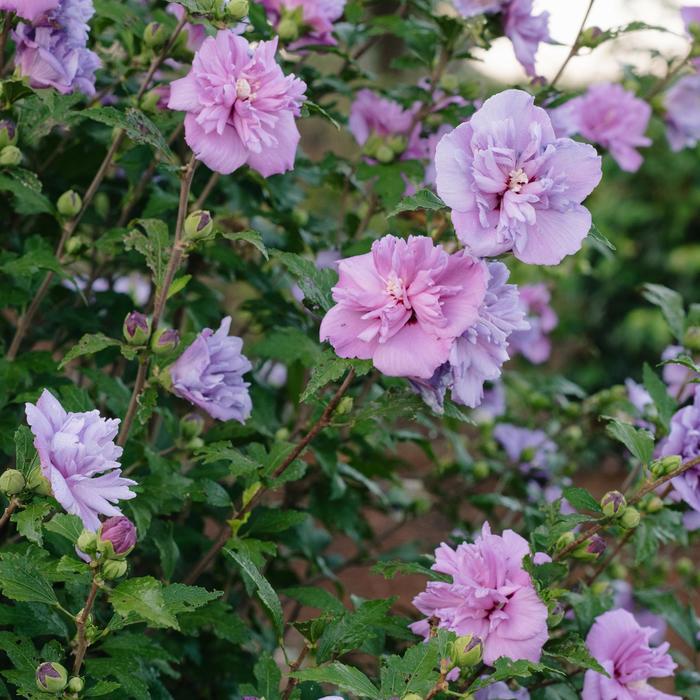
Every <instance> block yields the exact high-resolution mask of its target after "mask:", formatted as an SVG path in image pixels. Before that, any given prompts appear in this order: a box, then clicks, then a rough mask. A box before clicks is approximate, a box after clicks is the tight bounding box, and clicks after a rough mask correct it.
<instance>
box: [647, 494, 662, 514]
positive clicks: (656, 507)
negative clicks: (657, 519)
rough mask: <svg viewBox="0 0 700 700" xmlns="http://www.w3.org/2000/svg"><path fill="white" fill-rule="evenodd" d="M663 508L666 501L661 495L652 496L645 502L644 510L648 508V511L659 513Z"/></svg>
mask: <svg viewBox="0 0 700 700" xmlns="http://www.w3.org/2000/svg"><path fill="white" fill-rule="evenodd" d="M663 508H664V501H663V499H662V498H660V497H659V496H652V497H651V498H650V499H649V500H648V501H646V503H645V504H644V510H646V512H647V513H658V512H659V511H660V510H663Z"/></svg>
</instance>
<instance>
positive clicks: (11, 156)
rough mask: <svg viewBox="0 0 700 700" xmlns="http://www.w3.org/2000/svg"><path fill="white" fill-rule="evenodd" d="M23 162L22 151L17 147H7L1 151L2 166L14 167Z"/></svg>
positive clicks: (0, 161)
mask: <svg viewBox="0 0 700 700" xmlns="http://www.w3.org/2000/svg"><path fill="white" fill-rule="evenodd" d="M21 162H22V151H20V150H19V148H17V146H5V148H3V149H2V150H1V151H0V165H5V166H7V167H13V166H15V165H19V164H20V163H21Z"/></svg>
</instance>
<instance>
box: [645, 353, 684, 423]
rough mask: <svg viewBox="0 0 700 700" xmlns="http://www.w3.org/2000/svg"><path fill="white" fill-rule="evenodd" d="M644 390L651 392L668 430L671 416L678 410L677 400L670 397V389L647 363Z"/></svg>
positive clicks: (650, 394) (660, 416)
mask: <svg viewBox="0 0 700 700" xmlns="http://www.w3.org/2000/svg"><path fill="white" fill-rule="evenodd" d="M643 378H644V388H645V389H646V390H647V391H648V392H649V396H651V398H652V400H653V401H654V405H655V406H656V411H657V413H658V414H659V418H660V419H661V422H662V423H663V425H664V426H665V427H666V428H668V425H669V423H670V422H671V416H673V414H674V413H675V412H676V409H677V408H678V406H677V404H676V401H675V399H674V398H673V397H672V396H670V395H669V393H668V387H667V386H666V385H665V384H664V383H663V382H662V381H661V379H659V376H658V375H657V374H656V372H654V370H653V369H652V368H651V367H650V366H649V365H648V364H647V363H646V362H645V363H644V374H643Z"/></svg>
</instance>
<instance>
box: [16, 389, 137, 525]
mask: <svg viewBox="0 0 700 700" xmlns="http://www.w3.org/2000/svg"><path fill="white" fill-rule="evenodd" d="M25 411H26V415H27V422H28V423H29V426H30V427H31V429H32V433H34V446H35V447H36V449H37V452H38V453H39V461H40V464H41V471H42V474H43V475H44V476H45V477H46V479H47V480H48V482H49V484H50V485H51V490H52V492H53V495H54V497H55V498H56V500H57V501H58V502H59V503H60V504H61V505H62V506H63V507H64V508H65V509H66V511H67V512H68V513H72V514H73V515H77V516H79V517H80V519H81V520H82V521H83V525H84V526H85V528H86V529H88V530H93V531H94V530H97V528H98V527H99V526H100V520H99V518H98V515H101V514H103V515H110V516H113V515H121V511H120V510H119V509H118V508H117V507H115V505H114V504H115V503H118V502H119V501H123V500H128V499H130V498H134V497H135V496H136V494H135V493H133V491H130V490H129V486H133V485H135V483H136V482H134V481H131V479H124V478H123V477H122V476H121V469H120V468H119V466H120V465H119V462H118V461H117V460H118V459H119V457H120V456H121V453H122V448H121V447H117V445H115V444H114V437H115V435H116V434H117V429H118V426H119V420H118V419H113V418H112V419H105V418H102V417H101V416H100V414H99V411H88V412H85V413H72V412H70V413H67V412H66V411H65V410H64V409H63V407H62V406H61V404H60V403H59V402H58V401H57V400H56V398H55V397H54V396H53V395H52V394H51V393H50V392H48V391H47V390H46V389H44V391H43V393H42V394H41V397H40V398H39V400H38V401H37V402H36V405H34V404H31V403H27V404H25ZM98 475H99V476H98Z"/></svg>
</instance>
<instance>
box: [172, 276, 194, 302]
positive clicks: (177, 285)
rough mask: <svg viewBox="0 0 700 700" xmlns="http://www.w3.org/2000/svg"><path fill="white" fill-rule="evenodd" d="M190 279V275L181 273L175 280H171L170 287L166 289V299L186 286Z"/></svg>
mask: <svg viewBox="0 0 700 700" xmlns="http://www.w3.org/2000/svg"><path fill="white" fill-rule="evenodd" d="M191 279H192V275H182V276H181V277H178V278H177V279H176V280H173V283H172V284H171V285H170V289H168V299H171V298H172V297H174V296H175V295H176V294H177V293H178V292H181V291H182V290H183V289H184V288H185V287H186V286H187V284H188V283H189V281H190V280H191Z"/></svg>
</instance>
